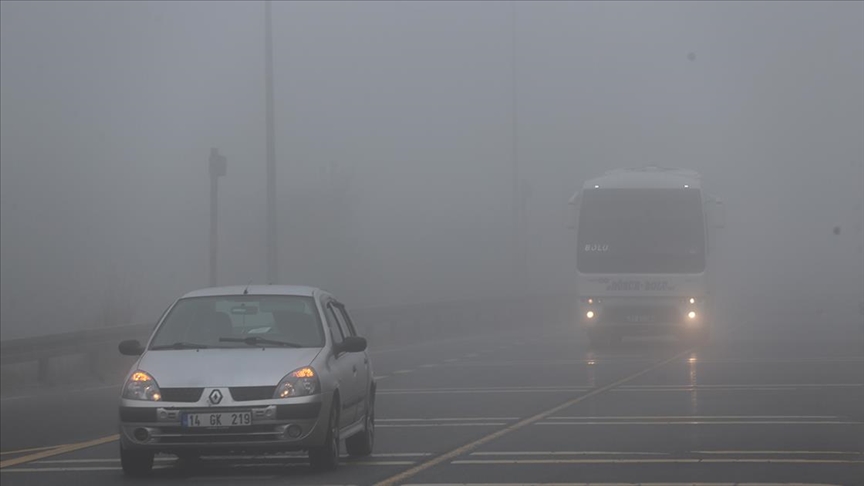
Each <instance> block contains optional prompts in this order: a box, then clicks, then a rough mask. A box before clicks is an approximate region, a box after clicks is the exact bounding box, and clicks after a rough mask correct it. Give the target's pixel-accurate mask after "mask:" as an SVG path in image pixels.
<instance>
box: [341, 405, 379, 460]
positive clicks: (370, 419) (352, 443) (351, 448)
mask: <svg viewBox="0 0 864 486" xmlns="http://www.w3.org/2000/svg"><path fill="white" fill-rule="evenodd" d="M374 446H375V402H374V401H373V402H372V403H370V405H369V409H368V410H367V411H366V424H365V427H364V429H363V432H360V433H358V434H355V435H352V436H351V437H348V438H347V439H345V449H347V451H348V455H349V456H368V455H370V454H372V448H373V447H374Z"/></svg>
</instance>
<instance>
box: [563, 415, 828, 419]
mask: <svg viewBox="0 0 864 486" xmlns="http://www.w3.org/2000/svg"><path fill="white" fill-rule="evenodd" d="M839 418H840V417H838V416H836V415H633V416H623V415H596V416H591V417H549V420H676V419H681V420H684V419H691V420H694V419H708V420H710V419H716V420H730V419H731V420H735V419H742V420H743V419H786V420H792V419H810V420H817V419H824V420H832V419H833V420H836V419H839Z"/></svg>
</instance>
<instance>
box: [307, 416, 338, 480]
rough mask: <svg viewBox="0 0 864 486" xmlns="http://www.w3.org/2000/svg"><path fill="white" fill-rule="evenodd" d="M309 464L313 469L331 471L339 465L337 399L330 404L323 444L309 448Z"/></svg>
mask: <svg viewBox="0 0 864 486" xmlns="http://www.w3.org/2000/svg"><path fill="white" fill-rule="evenodd" d="M309 465H311V466H312V469H314V470H315V471H333V470H335V469H336V468H337V467H339V400H338V399H334V400H333V403H332V405H331V406H330V418H329V419H328V421H327V436H326V437H325V438H324V445H322V446H320V447H313V448H311V449H309Z"/></svg>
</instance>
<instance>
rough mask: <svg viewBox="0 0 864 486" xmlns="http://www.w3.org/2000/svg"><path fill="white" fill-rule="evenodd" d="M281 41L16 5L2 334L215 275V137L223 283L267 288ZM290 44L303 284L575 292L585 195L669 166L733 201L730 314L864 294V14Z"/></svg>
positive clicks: (410, 34) (223, 27)
mask: <svg viewBox="0 0 864 486" xmlns="http://www.w3.org/2000/svg"><path fill="white" fill-rule="evenodd" d="M514 10H515V18H516V25H515V29H514V28H513V24H512V22H513V12H514ZM263 26H264V6H263V4H261V3H253V2H236V3H230V2H218V3H215V2H214V3H206V2H187V3H180V2H177V3H174V2H150V3H143V2H140V3H133V2H117V3H108V2H91V3H73V2H62V3H61V2H53V3H36V2H27V3H23V2H21V3H18V2H6V1H4V2H2V4H0V32H2V39H0V40H2V43H0V81H2V87H0V88H2V89H0V94H2V106H0V115H2V120H0V122H2V123H0V126H2V128H0V150H2V153H0V160H2V164H0V193H2V205H0V248H2V251H0V265H2V272H0V277H2V282H0V284H2V300H0V324H2V326H0V329H2V339H9V338H13V337H19V336H26V335H34V334H42V333H49V332H58V331H62V330H71V329H76V328H82V327H88V326H98V325H107V324H118V323H123V322H133V321H134V322H145V321H153V320H155V319H156V318H158V316H159V313H160V312H161V311H162V310H163V309H164V308H165V307H166V306H167V305H169V304H170V303H171V301H172V300H173V299H175V298H176V297H178V296H179V295H180V294H182V293H185V292H187V291H190V290H194V289H196V288H200V287H205V286H207V277H208V266H207V265H208V254H207V250H208V246H207V245H208V228H209V219H208V218H209V196H208V194H209V179H208V173H207V157H208V155H209V151H210V148H211V147H217V148H218V149H219V150H220V152H221V153H223V154H224V155H226V156H227V158H228V173H227V176H226V177H224V178H221V179H220V181H219V185H220V188H219V196H220V200H219V205H220V222H219V223H220V228H219V230H220V234H219V241H220V269H219V275H220V284H235V283H236V284H245V283H247V282H249V281H253V282H255V283H263V282H266V273H267V272H266V267H265V258H266V240H265V236H266V219H265V216H266V215H265V195H264V191H265V158H266V153H265V141H264V134H265V130H264V119H265V116H264V110H265V106H264V27H263ZM273 29H274V56H275V57H274V63H275V64H274V66H275V84H274V91H275V100H276V151H277V177H278V182H277V198H278V203H277V205H278V208H279V215H278V224H279V243H280V250H279V257H280V272H279V274H280V280H281V281H282V282H281V283H300V284H309V285H317V286H323V287H326V288H327V289H329V290H331V291H333V292H334V293H336V295H338V296H339V297H340V298H341V299H342V300H344V301H345V302H346V303H347V304H348V305H349V307H365V306H375V305H394V304H403V303H414V302H430V301H436V300H446V299H462V298H478V297H489V296H492V297H494V296H503V295H508V294H509V293H510V292H513V291H514V289H518V290H519V291H520V292H526V293H530V294H548V293H553V294H563V293H567V292H572V290H573V284H574V280H575V275H574V272H575V261H574V257H575V248H574V242H575V241H574V240H575V235H574V233H573V232H572V231H570V230H568V229H567V227H566V224H567V222H568V213H567V210H568V208H567V200H568V199H569V198H570V196H571V195H572V193H573V192H574V191H575V190H576V189H577V188H579V187H580V185H581V183H582V181H583V180H584V179H586V178H590V177H593V176H596V175H599V174H600V173H602V172H603V171H605V170H608V169H613V168H617V167H622V166H638V165H645V164H656V165H663V166H673V167H686V168H692V169H695V170H698V171H700V172H702V174H703V176H704V183H705V186H707V187H708V189H709V190H710V191H711V192H713V193H714V194H716V195H717V196H719V197H720V198H721V199H722V200H723V201H724V202H725V204H726V222H727V227H726V228H725V232H724V235H723V241H722V247H721V249H720V251H721V252H722V255H723V263H724V264H723V268H722V271H723V275H724V280H723V283H724V289H725V292H724V294H725V295H726V296H727V298H729V299H753V298H754V296H756V297H759V298H766V299H768V298H772V299H774V301H781V300H783V299H786V300H797V299H808V300H807V301H808V302H810V301H817V302H818V301H822V302H827V301H831V302H833V303H835V304H836V305H841V304H842V305H848V306H849V307H850V308H855V306H857V304H858V301H859V300H860V299H861V298H862V296H864V233H862V223H864V4H862V3H853V2H838V3H828V2H818V3H816V2H814V3H805V2H790V3H780V2H766V3H761V4H741V3H734V4H732V3H707V2H687V3H685V2H671V3H647V2H646V3H641V2H640V3H624V2H609V3H602V4H600V3H589V2H573V3H564V2H554V3H537V2H532V3H531V4H527V3H519V4H516V5H515V9H514V8H513V7H512V6H511V5H510V4H507V3H492V2H478V3H470V2H438V3H421V2H403V3H396V2H380V3H360V2H348V3H340V2H314V3H311V2H310V3H302V2H292V3H274V5H273ZM514 32H515V39H516V42H515V51H514V49H513V48H512V47H513V34H514ZM691 53H692V54H693V55H690V54H691ZM514 60H515V67H516V77H515V83H514V77H513V61H514ZM514 90H515V91H514ZM514 94H515V105H516V108H517V110H516V112H517V114H518V115H517V118H516V119H517V133H518V144H517V146H518V158H519V162H520V166H521V171H522V175H523V177H524V181H525V183H526V185H527V187H528V188H530V192H529V193H528V199H527V231H528V236H527V241H528V250H527V251H528V271H527V275H522V276H521V277H522V279H521V280H520V281H519V282H517V283H519V284H520V285H519V286H518V287H517V286H515V285H514V280H515V279H514V275H513V270H512V260H513V258H512V254H513V247H512V242H511V240H512V234H513V222H512V189H511V188H512V184H513V179H512V178H513V172H512V166H513V155H514V154H513V147H514V144H513V139H512V134H513V125H512V124H513V119H514V118H513V117H514V110H513V107H514ZM838 225H839V226H840V227H841V230H842V231H841V233H840V234H839V235H835V234H834V233H833V231H832V229H833V228H834V227H835V226H838ZM832 305H833V304H832ZM848 315H853V316H859V315H858V314H857V313H852V314H848ZM856 318H857V317H856ZM117 321H121V322H117Z"/></svg>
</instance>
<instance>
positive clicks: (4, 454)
mask: <svg viewBox="0 0 864 486" xmlns="http://www.w3.org/2000/svg"><path fill="white" fill-rule="evenodd" d="M57 447H61V446H59V445H53V446H44V447H33V448H31V449H20V450H17V451H3V452H0V456H7V455H12V454H24V453H26V452H38V451H47V450H48V449H54V448H57Z"/></svg>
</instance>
